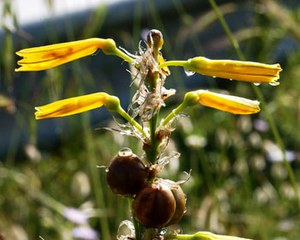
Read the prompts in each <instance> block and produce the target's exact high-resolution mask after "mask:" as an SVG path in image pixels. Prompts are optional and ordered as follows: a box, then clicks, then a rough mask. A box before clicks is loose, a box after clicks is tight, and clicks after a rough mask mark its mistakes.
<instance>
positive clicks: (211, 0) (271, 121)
mask: <svg viewBox="0 0 300 240" xmlns="http://www.w3.org/2000/svg"><path fill="white" fill-rule="evenodd" d="M209 3H210V5H211V7H212V8H213V10H214V12H215V14H216V15H217V17H218V19H219V21H220V23H221V25H222V27H223V29H224V31H225V33H226V35H227V37H228V39H229V41H230V43H231V44H232V46H233V48H234V50H235V52H236V54H237V55H238V57H239V59H240V60H245V57H244V55H243V53H242V51H241V49H240V46H239V44H238V42H237V41H236V39H235V38H234V37H233V34H232V32H231V30H230V29H229V27H228V25H227V23H226V21H225V19H224V17H223V15H222V13H221V12H220V11H219V8H218V6H217V4H216V2H215V0H209ZM252 88H253V89H254V91H255V93H256V95H257V98H258V100H259V101H260V102H261V105H262V108H263V109H264V112H265V115H266V118H267V121H268V123H269V125H270V128H271V131H272V133H273V135H274V138H275V141H276V143H277V145H278V146H279V148H280V150H281V152H282V156H283V162H284V164H285V167H286V169H287V171H288V176H289V179H290V182H291V184H292V186H293V189H294V192H295V194H296V196H297V200H298V201H297V202H298V208H300V192H299V190H298V186H297V182H296V177H295V174H294V172H293V170H292V168H291V165H290V163H289V162H288V160H287V158H286V154H285V146H284V143H283V141H282V138H281V136H280V134H279V131H278V128H277V126H276V124H275V121H274V118H273V117H272V114H271V113H270V112H269V110H268V108H266V107H265V106H266V104H265V100H264V97H263V95H262V92H261V90H260V89H259V88H257V87H256V86H254V85H253V86H252Z"/></svg>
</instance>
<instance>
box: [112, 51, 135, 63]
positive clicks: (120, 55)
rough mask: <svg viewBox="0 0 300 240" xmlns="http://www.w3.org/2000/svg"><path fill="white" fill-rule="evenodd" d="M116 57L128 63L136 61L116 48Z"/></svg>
mask: <svg viewBox="0 0 300 240" xmlns="http://www.w3.org/2000/svg"><path fill="white" fill-rule="evenodd" d="M115 55H116V56H118V57H120V58H122V59H124V60H125V61H126V62H129V63H132V62H134V61H135V60H134V59H133V58H131V57H129V56H128V55H127V54H126V53H124V52H123V51H121V50H120V49H118V48H116V50H115Z"/></svg>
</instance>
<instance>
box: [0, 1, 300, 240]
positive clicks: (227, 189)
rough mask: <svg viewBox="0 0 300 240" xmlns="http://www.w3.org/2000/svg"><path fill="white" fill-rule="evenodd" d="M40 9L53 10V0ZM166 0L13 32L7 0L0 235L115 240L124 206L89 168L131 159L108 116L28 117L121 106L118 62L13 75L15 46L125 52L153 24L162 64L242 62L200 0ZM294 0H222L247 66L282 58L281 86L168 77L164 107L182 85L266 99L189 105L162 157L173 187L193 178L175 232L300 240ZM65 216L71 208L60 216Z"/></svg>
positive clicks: (299, 36) (124, 95)
mask: <svg viewBox="0 0 300 240" xmlns="http://www.w3.org/2000/svg"><path fill="white" fill-rule="evenodd" d="M45 2H47V4H49V11H51V7H52V5H51V2H52V1H45ZM161 2H162V1H161ZM164 2H166V3H168V4H166V6H167V7H166V6H165V5H164V3H161V4H158V2H157V1H136V2H133V3H132V4H133V5H132V6H134V8H132V11H133V12H132V13H131V12H130V11H131V10H130V11H129V13H128V12H127V15H126V16H125V17H124V16H123V15H122V14H123V11H121V10H122V8H121V7H120V6H117V8H118V9H119V12H118V13H119V14H117V16H116V15H115V14H112V12H113V10H112V9H111V8H106V7H105V6H99V7H98V8H97V9H94V10H93V11H90V12H86V13H85V14H84V15H83V16H85V17H84V18H82V19H83V20H82V19H81V20H82V21H79V20H78V21H74V18H73V17H74V16H65V18H62V19H49V20H47V21H43V22H40V23H38V25H37V26H35V25H33V26H23V25H22V23H20V22H19V21H18V16H17V15H16V13H15V12H14V8H12V6H11V4H10V1H4V2H3V8H2V12H1V13H0V14H1V15H0V19H2V21H0V22H1V23H2V26H1V27H2V30H1V33H0V34H1V35H0V36H1V38H0V44H1V45H0V51H1V55H0V64H1V66H0V67H1V73H0V75H1V76H0V77H1V80H0V107H1V109H0V116H1V117H0V123H1V128H0V139H1V142H0V143H1V145H0V148H1V152H0V153H1V161H0V234H2V235H3V236H4V239H7V240H9V239H16V240H23V239H38V238H39V237H42V238H44V239H73V238H75V237H74V234H75V233H74V229H78V227H82V226H84V227H86V228H87V229H94V230H96V231H97V232H98V234H99V236H100V238H102V239H105V240H107V239H109V238H110V237H111V238H112V239H114V238H115V235H116V232H117V228H118V225H119V223H120V222H121V221H122V220H124V219H128V218H129V213H128V205H127V200H126V199H124V198H120V197H117V196H115V195H113V194H112V193H111V191H110V190H109V189H108V187H107V184H106V181H105V170H104V169H103V168H96V166H97V165H100V166H105V165H107V164H108V163H109V161H110V159H111V158H112V157H113V156H114V155H115V154H116V153H117V152H118V150H119V149H120V148H121V147H125V146H129V147H131V148H132V149H133V150H134V151H135V152H136V153H137V154H141V148H140V145H139V143H138V142H136V140H134V139H128V138H127V137H123V136H120V135H117V134H116V133H112V132H108V131H105V130H103V129H102V127H103V126H107V125H109V126H113V125H114V121H113V118H112V117H110V115H109V114H108V113H107V112H106V111H105V110H101V111H93V112H91V113H84V114H81V115H79V116H74V117H69V118H66V119H63V120H62V119H56V120H49V121H48V120H45V121H39V122H36V121H35V120H34V117H33V111H34V108H33V107H34V106H36V105H42V104H45V103H48V102H50V101H53V100H57V99H61V98H66V97H70V96H76V95H79V94H81V93H89V92H95V91H99V90H101V91H102V90H103V91H107V92H109V93H112V94H116V95H118V96H120V98H121V99H122V101H123V102H124V106H126V105H127V104H128V101H129V94H130V91H131V89H130V87H129V85H130V81H131V80H130V74H129V73H128V72H126V69H128V66H127V65H126V64H122V63H121V62H120V61H118V59H114V58H113V57H109V56H104V55H102V53H98V54H97V55H96V56H93V57H91V58H87V59H82V60H79V61H77V62H74V63H70V64H67V65H65V66H61V67H58V68H55V69H51V70H49V71H44V72H39V73H18V74H16V73H15V72H14V68H15V66H16V60H17V58H16V56H15V51H17V50H19V49H20V48H24V47H27V46H38V45H43V44H49V43H54V42H61V41H70V40H75V39H82V38H88V37H94V36H101V37H111V38H114V39H115V40H116V42H118V44H119V45H120V46H122V47H124V48H126V49H127V50H128V51H131V52H135V51H137V50H138V43H139V39H140V38H141V36H142V33H143V31H144V30H145V29H146V28H148V29H151V28H157V29H160V30H161V31H162V32H163V34H164V38H165V47H164V56H165V58H167V59H175V58H176V59H187V58H189V57H192V56H196V55H204V56H207V57H211V58H230V59H239V57H240V56H239V55H238V54H237V53H236V51H235V50H236V48H235V46H236V45H235V46H234V45H232V43H231V42H230V41H229V38H228V36H226V35H225V34H224V26H223V27H222V26H221V23H220V19H218V18H217V17H216V14H215V12H214V11H213V10H212V8H211V6H210V5H209V4H208V2H206V1H203V3H201V4H200V3H196V2H197V1H187V2H188V3H189V4H184V1H180V0H173V1H164ZM296 3H297V1H282V2H279V1H272V0H265V1H255V2H254V1H249V2H246V1H242V2H241V3H240V2H239V1H226V2H225V1H222V2H220V3H219V2H218V5H219V9H220V11H221V12H222V13H223V15H224V16H225V20H226V22H227V24H228V26H229V28H230V29H231V31H232V33H233V35H232V36H233V37H234V39H235V40H236V41H237V43H238V44H239V45H240V46H241V51H242V53H243V55H244V57H245V59H247V60H253V61H260V62H266V63H275V62H279V63H280V64H281V66H282V68H283V70H284V71H283V72H282V73H281V80H280V82H281V84H280V86H278V87H272V86H269V85H261V86H258V87H257V86H254V85H252V84H247V83H238V82H232V81H226V80H222V79H213V78H208V77H202V76H199V75H198V76H196V75H193V76H191V77H188V78H187V77H186V76H185V74H184V72H183V71H182V70H181V69H173V68H172V69H171V71H172V75H171V76H170V78H169V79H168V85H169V86H172V87H176V88H177V95H176V97H173V98H172V99H170V100H168V102H167V104H168V107H167V108H166V111H167V110H170V109H171V108H172V106H173V105H174V104H175V103H176V102H178V101H180V99H181V97H182V95H183V94H184V92H185V91H186V90H188V89H196V88H208V89H211V90H213V89H214V90H216V89H219V90H220V89H222V90H224V91H228V92H230V93H232V94H234V95H239V96H243V97H249V98H253V99H257V98H259V97H260V96H263V99H264V102H265V104H263V106H262V112H261V113H259V114H257V115H255V116H251V117H249V116H234V115H230V114H227V113H223V112H218V111H216V110H213V109H207V108H201V107H198V108H194V109H190V110H189V111H188V112H187V114H188V117H186V118H183V119H181V121H180V122H178V129H177V131H175V132H174V134H173V141H172V142H171V144H170V145H171V148H170V151H171V150H176V151H179V152H180V153H181V157H180V159H179V161H178V162H175V161H174V162H171V163H170V165H169V166H168V167H167V169H168V170H169V171H167V173H166V174H165V175H164V177H168V178H170V179H172V180H174V181H177V180H180V179H182V178H183V177H184V176H183V172H184V171H186V172H188V171H189V170H190V169H192V177H191V179H190V180H189V181H188V182H186V183H185V184H184V185H183V186H182V187H183V188H184V190H185V192H186V194H187V197H188V208H187V213H186V215H185V217H184V218H183V220H182V221H181V222H180V225H179V226H177V227H180V228H181V229H182V231H184V232H185V233H192V232H195V231H199V230H207V231H213V232H215V233H220V234H226V235H237V236H243V237H248V238H253V239H258V240H260V239H261V240H265V239H276V240H284V239H299V235H300V228H299V226H300V214H299V210H300V195H299V192H300V188H299V180H300V179H299V170H300V125H299V118H300V82H299V79H300V68H299V62H300V48H299V41H300V29H299V27H298V25H299V20H300V5H298V4H296ZM197 4H198V5H197ZM202 4H203V5H202ZM196 5H197V6H199V7H195V6H196ZM200 5H201V7H200ZM76 16H77V15H76ZM76 16H75V17H76ZM78 16H79V15H78ZM78 16H77V17H78ZM80 16H81V15H80ZM124 19H126V21H124ZM56 21H59V23H60V24H59V25H57V22H56ZM7 22H9V23H10V24H7ZM54 26H55V27H54ZM79 29H80V30H79ZM127 89H128V91H127ZM257 89H259V90H257ZM125 91H126V92H125ZM119 120H121V119H119ZM281 149H284V152H285V153H286V154H285V155H284V154H282V151H281ZM70 208H74V209H78V210H79V211H80V214H79V212H78V214H77V215H74V214H73V215H72V214H71V215H72V216H70V215H68V214H67V213H66V210H67V209H70ZM85 215H86V216H88V217H89V219H88V220H86V219H85V218H84V216H85ZM75 235H76V234H75ZM89 236H90V237H92V235H89ZM87 239H88V238H87Z"/></svg>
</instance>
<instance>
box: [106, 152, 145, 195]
mask: <svg viewBox="0 0 300 240" xmlns="http://www.w3.org/2000/svg"><path fill="white" fill-rule="evenodd" d="M106 171H107V175H106V179H107V183H108V185H109V186H110V188H111V190H112V191H113V192H114V193H116V194H120V195H134V194H136V193H137V192H138V191H140V190H141V189H142V188H143V187H144V186H145V185H146V183H147V179H148V168H147V167H146V166H145V164H144V163H143V162H142V160H141V159H140V158H139V157H138V156H136V155H135V154H133V153H132V151H131V149H129V148H123V149H121V150H120V151H119V153H118V155H117V156H116V157H114V158H113V160H112V161H111V163H110V165H109V167H108V168H107V170H106Z"/></svg>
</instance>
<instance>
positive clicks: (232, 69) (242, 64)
mask: <svg viewBox="0 0 300 240" xmlns="http://www.w3.org/2000/svg"><path fill="white" fill-rule="evenodd" d="M185 67H186V69H188V70H190V71H193V72H197V73H200V74H203V75H209V76H214V77H220V78H228V79H233V80H240V81H246V82H253V83H270V84H272V85H278V84H279V83H278V82H277V80H278V79H279V72H281V71H282V69H281V67H280V65H279V64H263V63H257V62H249V61H233V60H211V59H208V58H205V57H195V58H191V59H189V60H188V61H187V62H186V65H185Z"/></svg>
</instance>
